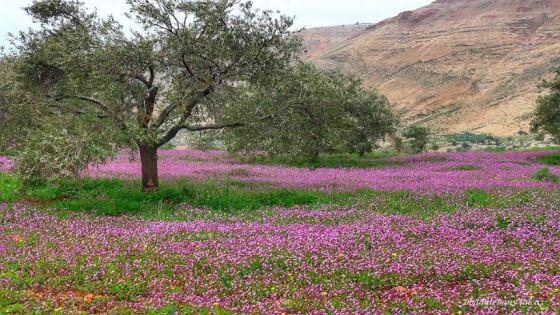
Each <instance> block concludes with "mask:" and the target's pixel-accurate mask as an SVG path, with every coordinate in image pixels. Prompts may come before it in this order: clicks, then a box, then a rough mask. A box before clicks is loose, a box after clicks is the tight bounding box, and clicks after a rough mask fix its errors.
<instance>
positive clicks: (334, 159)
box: [244, 152, 403, 168]
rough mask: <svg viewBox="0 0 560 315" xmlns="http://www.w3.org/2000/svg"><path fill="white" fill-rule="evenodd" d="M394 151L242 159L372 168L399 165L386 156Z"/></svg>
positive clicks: (311, 165)
mask: <svg viewBox="0 0 560 315" xmlns="http://www.w3.org/2000/svg"><path fill="white" fill-rule="evenodd" d="M397 155H398V153H396V152H372V153H369V154H366V155H364V156H360V155H358V154H351V153H344V154H321V155H320V156H319V160H318V161H317V162H312V163H310V162H308V161H305V160H303V159H300V160H298V159H295V160H294V159H290V158H287V157H282V156H275V157H255V158H252V159H250V160H244V162H247V163H255V164H273V165H286V166H292V167H312V168H320V167H327V168H372V167H373V168H374V167H390V166H401V165H402V164H403V163H402V162H396V161H389V160H387V159H386V158H388V157H394V156H397Z"/></svg>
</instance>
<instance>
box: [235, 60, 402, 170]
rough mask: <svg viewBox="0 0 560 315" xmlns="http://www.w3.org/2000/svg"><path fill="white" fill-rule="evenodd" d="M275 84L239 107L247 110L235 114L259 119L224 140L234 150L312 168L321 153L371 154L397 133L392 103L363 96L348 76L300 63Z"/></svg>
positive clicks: (375, 96) (256, 88)
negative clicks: (264, 154)
mask: <svg viewBox="0 0 560 315" xmlns="http://www.w3.org/2000/svg"><path fill="white" fill-rule="evenodd" d="M271 83H272V84H265V85H262V84H261V85H258V86H252V87H251V89H250V90H249V91H246V94H245V98H244V101H243V102H241V104H237V105H236V107H239V106H243V107H244V108H245V110H243V111H240V110H235V111H232V113H231V114H232V115H235V114H236V113H237V115H240V114H242V113H245V112H249V113H256V114H257V115H260V116H256V117H254V118H253V119H252V120H253V121H255V123H253V124H249V125H246V126H243V127H241V128H238V129H235V130H232V131H231V132H228V133H227V134H226V143H227V144H228V145H230V147H231V148H233V149H234V150H245V151H262V152H267V153H269V154H273V155H283V156H287V157H294V158H296V157H297V158H299V159H305V160H307V161H309V162H313V161H314V160H316V159H317V158H318V155H319V153H322V152H329V151H330V152H337V151H343V152H356V153H361V154H364V153H367V152H370V151H371V150H372V149H373V148H374V147H375V145H376V142H377V141H378V140H379V139H381V138H383V137H384V136H385V135H387V134H389V133H392V132H394V131H395V130H394V129H395V125H396V123H397V116H396V115H395V114H394V113H393V111H392V110H391V107H390V105H389V101H388V100H387V99H386V98H385V97H383V96H381V95H379V94H378V93H377V92H375V91H369V92H367V91H364V90H363V89H362V87H361V82H360V81H359V80H356V79H354V78H352V77H350V76H347V75H344V74H341V73H339V72H331V71H321V70H319V69H317V68H316V67H314V66H312V65H309V64H304V63H300V64H298V65H296V66H295V67H294V69H293V71H291V72H289V73H288V74H287V75H285V76H282V77H279V78H277V80H276V81H273V82H271ZM269 113H274V114H273V115H269V116H267V115H268V114H269ZM263 118H266V119H263Z"/></svg>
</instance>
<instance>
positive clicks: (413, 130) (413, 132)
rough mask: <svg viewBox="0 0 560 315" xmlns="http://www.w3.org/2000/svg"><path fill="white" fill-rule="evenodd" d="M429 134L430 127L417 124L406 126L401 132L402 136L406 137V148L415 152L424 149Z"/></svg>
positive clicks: (420, 151)
mask: <svg viewBox="0 0 560 315" xmlns="http://www.w3.org/2000/svg"><path fill="white" fill-rule="evenodd" d="M430 134H431V131H430V128H428V127H424V126H417V125H413V126H410V127H408V128H406V129H405V130H404V131H403V133H402V135H403V137H404V138H405V139H407V144H408V149H409V150H410V152H411V153H415V154H418V153H422V152H424V151H426V147H427V146H428V142H429V140H430Z"/></svg>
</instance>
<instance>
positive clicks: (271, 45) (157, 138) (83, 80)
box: [12, 0, 300, 191]
mask: <svg viewBox="0 0 560 315" xmlns="http://www.w3.org/2000/svg"><path fill="white" fill-rule="evenodd" d="M127 3H128V4H129V6H130V12H131V15H132V16H134V17H135V19H136V21H137V22H138V23H139V24H140V25H141V26H142V27H143V29H144V30H143V31H142V32H134V34H133V36H126V35H125V33H124V32H123V31H122V27H121V26H120V25H119V24H118V23H117V22H116V21H115V20H114V19H113V18H112V17H108V18H105V19H102V18H100V17H98V15H97V14H96V13H95V12H88V11H87V10H85V8H84V7H83V5H82V3H80V2H79V1H77V0H40V1H35V2H34V3H33V4H32V5H31V6H30V7H28V8H26V11H27V12H28V13H29V14H30V15H31V16H32V17H33V18H34V20H35V21H36V22H38V23H39V26H40V27H39V28H38V29H37V30H30V31H28V32H25V33H22V34H21V35H20V37H19V38H18V41H17V46H16V49H17V51H16V52H15V53H14V56H12V57H13V58H12V59H13V60H16V61H17V64H16V65H15V68H16V71H15V72H14V73H15V74H16V75H15V81H16V82H17V83H16V84H15V85H17V86H16V87H17V88H18V89H19V92H18V93H20V94H22V95H26V96H28V97H27V98H26V99H25V100H23V101H21V102H18V104H20V106H21V107H22V108H21V109H17V110H18V111H24V112H25V111H27V112H33V113H35V114H34V116H35V118H34V122H33V123H31V124H27V125H24V126H25V127H26V128H27V129H28V130H29V132H28V137H26V139H25V141H24V142H20V146H19V149H20V151H21V152H22V154H23V156H22V159H21V163H22V166H23V168H22V169H24V170H27V171H28V172H29V173H31V174H36V175H39V176H51V175H54V174H61V173H62V174H65V173H66V174H67V173H77V172H79V170H80V169H83V168H84V167H86V166H87V164H88V163H89V162H96V161H99V160H102V159H103V158H105V157H107V156H108V155H110V154H111V153H112V152H114V151H116V150H118V149H119V148H123V147H136V148H137V149H138V150H139V152H140V157H141V164H142V186H143V190H145V191H150V190H155V189H157V187H158V185H159V179H158V165H157V160H158V156H157V149H158V148H159V147H161V146H162V145H164V144H166V143H168V142H169V141H170V140H172V139H173V138H174V137H175V136H176V135H177V134H178V133H179V132H180V131H181V130H186V131H192V132H194V131H200V130H219V129H223V128H235V127H240V126H243V125H245V124H248V123H253V121H251V119H255V117H257V116H256V115H254V113H250V112H243V113H240V114H239V115H236V117H235V118H236V119H235V120H233V119H231V118H230V117H228V116H225V115H223V114H222V113H221V111H222V106H221V104H222V101H223V100H228V101H229V102H230V104H232V105H231V106H234V105H233V104H234V99H233V98H234V97H235V96H236V95H239V94H238V93H236V92H235V90H236V89H237V88H238V87H239V86H243V85H250V84H253V83H257V82H258V83H262V82H266V81H267V80H269V77H272V76H274V74H275V73H276V72H278V71H282V69H284V68H285V67H287V66H288V65H290V64H291V63H292V62H293V60H294V56H295V55H296V53H297V51H298V49H299V47H300V46H299V42H298V40H297V39H295V38H294V37H291V36H289V35H290V34H289V28H290V26H291V25H292V19H291V18H287V17H284V16H280V17H278V18H275V17H274V16H273V15H272V13H271V12H269V11H258V10H256V9H254V8H253V7H252V4H251V2H242V1H237V0H200V1H190V0H127ZM231 106H230V107H231ZM230 109H231V108H230ZM253 109H255V108H253ZM244 110H245V108H244ZM22 126H23V125H19V129H21V127H22ZM14 128H18V127H17V126H14ZM24 143H25V145H24ZM25 165H28V167H25Z"/></svg>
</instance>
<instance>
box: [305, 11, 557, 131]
mask: <svg viewBox="0 0 560 315" xmlns="http://www.w3.org/2000/svg"><path fill="white" fill-rule="evenodd" d="M298 36H301V38H302V39H303V43H304V58H305V59H306V60H308V61H311V62H313V63H315V64H317V65H318V66H319V67H321V68H325V69H339V70H342V71H345V72H349V73H354V74H356V75H358V76H359V77H361V78H362V79H363V80H364V84H365V86H366V87H368V88H378V89H379V90H380V91H381V92H382V93H383V94H385V95H386V96H387V97H388V98H389V99H390V100H391V101H392V102H393V103H394V104H395V105H396V106H397V108H399V109H400V110H402V111H403V112H404V113H405V117H406V120H407V122H408V123H413V122H420V123H426V124H428V125H430V126H432V127H433V128H435V129H436V130H438V131H439V132H443V133H450V132H462V131H474V132H489V133H494V134H498V135H510V134H514V133H516V132H518V131H520V130H525V131H526V130H527V129H528V125H529V121H530V119H531V112H532V111H533V109H534V107H535V100H536V97H537V95H538V93H539V91H538V87H537V83H538V82H539V81H540V80H542V79H543V78H545V77H547V76H548V75H549V73H551V71H552V69H553V68H554V67H555V66H558V65H560V1H558V0H437V1H434V2H433V3H432V4H430V5H428V6H425V7H422V8H420V9H417V10H414V11H405V12H402V13H400V14H399V15H397V16H395V17H393V18H390V19H387V20H384V21H381V22H379V23H375V24H358V25H346V26H334V27H323V28H314V29H308V30H304V31H302V32H300V33H298Z"/></svg>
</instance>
